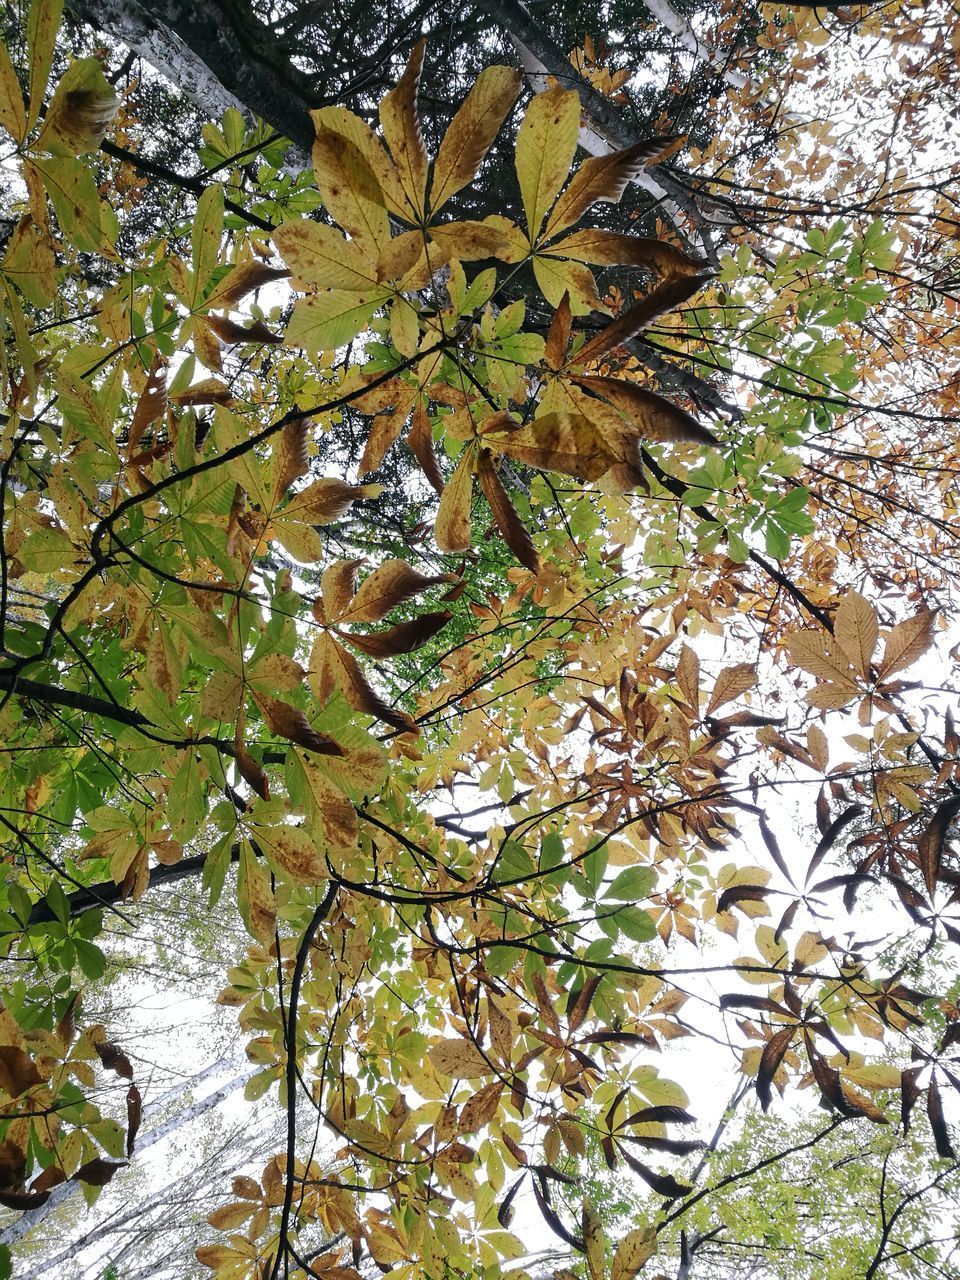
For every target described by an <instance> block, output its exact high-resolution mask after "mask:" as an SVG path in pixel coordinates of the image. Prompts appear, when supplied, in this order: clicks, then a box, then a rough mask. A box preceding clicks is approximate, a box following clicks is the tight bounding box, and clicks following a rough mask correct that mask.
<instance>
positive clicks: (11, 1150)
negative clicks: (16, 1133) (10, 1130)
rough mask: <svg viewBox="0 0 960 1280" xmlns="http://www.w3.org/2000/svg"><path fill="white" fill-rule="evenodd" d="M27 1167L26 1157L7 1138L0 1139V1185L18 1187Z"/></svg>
mask: <svg viewBox="0 0 960 1280" xmlns="http://www.w3.org/2000/svg"><path fill="white" fill-rule="evenodd" d="M26 1169H27V1157H26V1155H25V1154H24V1152H23V1151H22V1150H21V1149H20V1147H18V1146H17V1144H16V1143H15V1142H11V1141H10V1139H9V1138H3V1139H0V1187H3V1188H7V1187H18V1186H20V1185H21V1184H22V1182H23V1176H24V1174H25V1173H26Z"/></svg>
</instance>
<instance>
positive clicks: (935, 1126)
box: [927, 1075, 957, 1160]
mask: <svg viewBox="0 0 960 1280" xmlns="http://www.w3.org/2000/svg"><path fill="white" fill-rule="evenodd" d="M927 1116H928V1117H929V1119H930V1128H931V1129H932V1130H933V1140H934V1142H935V1143H936V1147H937V1155H938V1156H940V1158H941V1159H942V1160H956V1158H957V1157H956V1155H955V1154H954V1151H953V1147H952V1146H951V1145H950V1133H949V1131H948V1129H947V1122H946V1120H944V1118H943V1102H942V1101H941V1098H940V1086H939V1085H938V1084H937V1077H936V1075H933V1076H931V1077H930V1083H929V1084H928V1085H927Z"/></svg>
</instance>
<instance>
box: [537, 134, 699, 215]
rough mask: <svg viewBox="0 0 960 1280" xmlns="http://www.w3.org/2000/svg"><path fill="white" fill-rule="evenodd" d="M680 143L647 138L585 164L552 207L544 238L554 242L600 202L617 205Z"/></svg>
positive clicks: (669, 139)
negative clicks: (625, 193)
mask: <svg viewBox="0 0 960 1280" xmlns="http://www.w3.org/2000/svg"><path fill="white" fill-rule="evenodd" d="M678 141H680V140H679V139H677V138H674V137H663V138H645V139H643V141H642V142H635V143H634V144H633V145H632V146H629V147H625V148H624V149H623V150H621V151H611V152H609V153H608V154H607V155H605V156H591V157H590V159H588V160H584V162H583V164H582V165H581V166H580V168H579V169H578V170H577V172H576V173H575V174H574V175H573V177H572V178H571V179H570V182H569V184H568V185H567V188H566V190H565V191H564V192H563V194H562V195H561V196H560V197H559V199H558V200H557V202H556V204H555V205H554V206H553V209H552V211H551V213H550V218H549V220H548V222H547V226H546V230H545V233H544V234H545V237H546V238H552V237H553V236H555V235H558V234H559V233H560V232H561V231H563V230H564V228H565V227H572V226H573V224H574V223H575V222H577V221H579V219H580V218H581V217H582V216H583V214H584V213H586V211H587V210H588V209H589V208H590V206H591V205H592V204H595V203H596V202H597V201H598V200H605V201H607V203H609V204H618V203H619V201H620V197H621V196H622V195H623V193H624V191H625V190H626V188H627V184H628V183H630V182H635V181H636V180H637V178H638V177H639V176H640V174H641V173H642V172H643V170H644V169H646V168H647V167H648V166H649V165H651V164H656V163H657V161H658V160H661V159H663V158H664V157H665V156H666V155H669V154H672V153H673V151H674V150H676V146H677V143H678Z"/></svg>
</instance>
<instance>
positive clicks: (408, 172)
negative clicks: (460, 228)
mask: <svg viewBox="0 0 960 1280" xmlns="http://www.w3.org/2000/svg"><path fill="white" fill-rule="evenodd" d="M426 47H427V46H426V41H425V40H418V41H417V43H416V44H415V45H414V47H413V50H412V52H411V54H410V59H409V61H408V62H407V65H406V68H405V69H404V72H403V75H402V76H401V77H400V80H399V81H398V83H397V86H396V88H394V89H391V91H390V92H389V93H388V94H387V95H386V97H385V98H383V99H382V101H381V103H380V127H381V128H382V129H383V136H384V138H386V140H387V146H388V147H389V148H390V154H391V155H392V157H393V161H394V164H395V165H396V167H397V175H398V177H399V179H400V186H401V187H402V188H403V193H404V195H405V196H406V197H407V200H408V202H409V204H410V210H411V214H412V217H411V221H413V222H418V221H419V220H420V219H421V218H422V217H423V211H424V193H425V191H426V185H427V163H428V161H427V149H426V147H425V146H424V145H423V135H422V134H421V132H420V117H419V114H418V112H417V93H418V90H419V87H420V76H421V73H422V72H423V55H424V52H425V50H426Z"/></svg>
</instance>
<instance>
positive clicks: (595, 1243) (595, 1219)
mask: <svg viewBox="0 0 960 1280" xmlns="http://www.w3.org/2000/svg"><path fill="white" fill-rule="evenodd" d="M582 1222H583V1244H584V1248H585V1250H586V1254H587V1271H588V1272H589V1274H590V1280H604V1274H605V1272H606V1269H607V1267H606V1262H607V1242H606V1237H605V1236H604V1234H603V1224H602V1223H601V1221H600V1215H599V1213H597V1211H596V1209H594V1208H593V1206H592V1205H591V1204H590V1201H589V1200H584V1202H583V1219H582Z"/></svg>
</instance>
